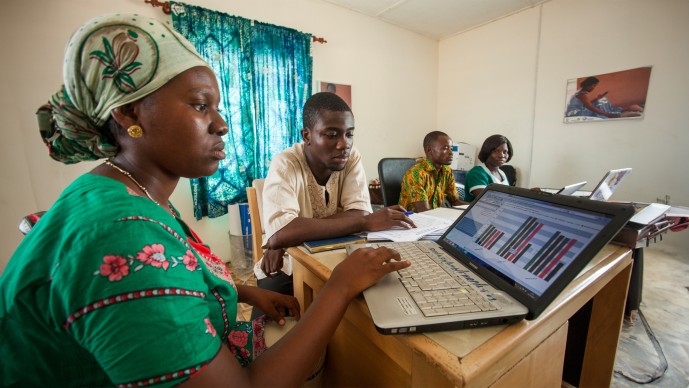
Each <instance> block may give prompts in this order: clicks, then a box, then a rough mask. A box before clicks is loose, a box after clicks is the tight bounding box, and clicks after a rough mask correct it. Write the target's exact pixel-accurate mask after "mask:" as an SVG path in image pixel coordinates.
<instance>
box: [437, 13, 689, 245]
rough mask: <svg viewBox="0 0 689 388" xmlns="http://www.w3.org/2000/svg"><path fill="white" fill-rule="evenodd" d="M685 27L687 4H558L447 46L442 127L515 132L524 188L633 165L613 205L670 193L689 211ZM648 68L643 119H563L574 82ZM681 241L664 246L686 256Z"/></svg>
mask: <svg viewBox="0 0 689 388" xmlns="http://www.w3.org/2000/svg"><path fill="white" fill-rule="evenodd" d="M687 20H689V1H686V0H656V1H648V0H624V1H622V0H552V1H550V2H547V3H545V4H543V5H541V6H539V7H536V8H532V9H530V10H527V11H525V12H522V13H520V14H517V15H514V16H511V17H508V18H505V19H501V20H498V21H496V22H493V23H491V24H488V25H485V26H483V27H480V28H478V29H475V30H472V31H469V32H467V33H464V34H461V35H458V36H455V37H452V38H449V39H446V40H444V41H442V42H441V43H440V53H439V58H440V63H439V69H440V70H439V75H438V79H439V88H438V101H439V104H438V124H439V126H440V127H443V126H448V127H451V126H455V127H456V128H457V130H458V131H459V132H461V133H462V134H463V135H462V136H463V138H462V139H468V140H469V142H471V143H473V144H475V145H477V146H479V147H480V145H481V143H482V141H483V139H485V137H487V136H488V135H491V134H493V133H497V132H501V133H504V134H505V135H507V136H508V137H509V138H510V140H511V141H512V142H513V143H514V147H515V155H516V156H515V158H514V159H513V161H512V162H511V163H512V164H514V165H516V166H517V167H518V169H519V170H520V172H521V173H522V175H523V177H524V178H525V179H523V180H522V181H521V182H520V186H530V187H538V186H541V187H558V186H562V185H563V184H567V183H572V182H577V181H582V180H586V181H588V182H589V185H587V187H586V188H588V189H591V188H592V187H593V185H595V184H596V183H597V182H598V180H600V178H601V177H602V175H603V173H604V172H605V171H607V170H608V169H611V168H618V167H632V168H633V169H634V171H633V172H632V174H631V175H630V176H629V177H628V178H626V180H625V181H624V182H623V183H622V185H621V186H620V187H619V189H618V191H617V192H616V193H615V195H614V196H613V198H612V199H613V200H635V201H650V202H654V201H656V198H658V197H661V198H664V196H665V195H666V194H667V195H669V196H670V197H671V204H676V205H684V206H689V173H687V170H686V167H685V166H686V165H687V162H686V154H687V145H689V131H687V124H686V119H685V118H684V117H683V116H684V115H683V113H686V109H683V107H682V105H683V104H684V103H686V101H688V100H689V71H687V63H688V62H689V23H687ZM649 65H650V66H653V70H652V73H651V80H650V85H649V91H648V98H647V104H646V113H645V117H644V118H643V119H640V120H613V121H604V122H592V123H578V124H564V123H563V122H562V116H563V112H564V106H565V84H566V81H567V80H568V79H571V78H577V77H582V76H588V75H595V74H602V73H609V72H615V71H621V70H627V69H632V68H637V67H642V66H649ZM464 141H466V140H464ZM529 155H532V158H533V159H532V161H529ZM682 234H684V235H686V234H687V232H682ZM681 237H682V236H680V235H673V236H669V239H666V240H669V242H667V244H671V245H676V246H681V247H683V249H680V251H683V252H687V251H689V239H687V238H686V237H687V236H684V238H681ZM685 255H686V253H685Z"/></svg>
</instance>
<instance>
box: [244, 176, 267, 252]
mask: <svg viewBox="0 0 689 388" xmlns="http://www.w3.org/2000/svg"><path fill="white" fill-rule="evenodd" d="M264 182H265V179H254V181H253V183H252V184H251V187H247V188H246V197H247V203H248V204H249V218H250V219H251V245H252V246H253V249H252V250H251V251H252V258H253V260H254V263H256V262H258V261H259V260H261V258H262V257H263V233H264V230H263V222H262V220H263V218H262V217H263V216H262V215H261V208H262V204H263V203H262V201H263V199H262V195H263V183H264Z"/></svg>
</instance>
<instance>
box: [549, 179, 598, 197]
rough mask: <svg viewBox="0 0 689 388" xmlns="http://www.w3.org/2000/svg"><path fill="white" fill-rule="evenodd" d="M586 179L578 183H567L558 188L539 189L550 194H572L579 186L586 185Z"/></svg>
mask: <svg viewBox="0 0 689 388" xmlns="http://www.w3.org/2000/svg"><path fill="white" fill-rule="evenodd" d="M586 183H588V182H586V181H583V182H579V183H574V184H571V185H567V186H565V187H563V188H561V189H560V190H553V189H541V191H545V192H546V193H550V194H560V195H572V194H574V193H576V192H577V191H578V190H579V189H580V188H582V187H584V186H585V185H586Z"/></svg>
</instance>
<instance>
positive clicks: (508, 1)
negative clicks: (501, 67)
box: [323, 0, 549, 40]
mask: <svg viewBox="0 0 689 388" xmlns="http://www.w3.org/2000/svg"><path fill="white" fill-rule="evenodd" d="M323 1H325V2H328V3H330V4H334V5H337V6H340V7H344V8H347V9H350V10H352V11H355V12H359V13H362V14H364V15H368V16H371V17H373V18H376V19H378V20H381V21H384V22H387V23H390V24H394V25H396V26H398V27H401V28H404V29H406V30H409V31H413V32H416V33H419V34H421V35H424V36H427V37H429V38H433V39H437V40H442V39H445V38H448V37H450V36H452V35H455V34H458V33H460V32H464V31H467V30H470V29H472V28H475V27H478V26H480V25H483V24H486V23H489V22H491V21H493V20H497V19H500V18H502V17H505V16H508V15H512V14H514V13H517V12H519V11H521V10H524V9H527V8H531V7H534V6H536V5H539V4H542V3H545V2H546V1H549V0H323Z"/></svg>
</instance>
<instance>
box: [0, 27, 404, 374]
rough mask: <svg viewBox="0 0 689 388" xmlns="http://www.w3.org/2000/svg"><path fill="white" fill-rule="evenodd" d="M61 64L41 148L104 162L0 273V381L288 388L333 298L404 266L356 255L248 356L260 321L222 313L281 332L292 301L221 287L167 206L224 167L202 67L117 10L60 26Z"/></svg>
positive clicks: (337, 302)
mask: <svg viewBox="0 0 689 388" xmlns="http://www.w3.org/2000/svg"><path fill="white" fill-rule="evenodd" d="M64 67H65V68H64V85H63V87H62V88H61V90H60V91H59V92H57V93H56V94H55V95H54V96H53V97H52V99H51V100H50V103H49V104H48V105H46V106H44V107H41V109H39V112H38V116H39V127H40V130H41V135H42V137H43V140H44V142H45V143H46V145H47V146H48V149H49V152H50V155H51V157H53V158H54V159H56V160H58V161H61V162H63V163H76V162H79V161H83V160H96V159H106V160H105V161H104V163H102V164H100V165H98V166H97V167H95V168H94V169H93V170H91V171H90V172H89V173H87V174H84V175H83V176H81V177H79V178H78V179H76V180H75V181H74V182H73V183H72V184H71V185H70V186H69V187H67V188H66V189H65V190H64V192H63V193H62V194H61V195H60V197H59V198H58V199H57V200H56V202H55V203H54V204H53V206H51V208H50V209H49V210H48V211H47V212H46V214H45V215H44V216H43V217H42V218H41V220H40V221H39V222H38V223H37V224H36V226H35V227H34V228H33V229H32V230H31V232H29V234H28V235H27V236H26V237H25V238H24V240H23V241H22V243H21V244H20V245H19V247H18V248H17V250H16V251H15V253H14V255H13V256H12V258H11V260H10V262H9V264H8V266H7V268H6V269H5V272H4V274H3V275H2V277H1V278H0V295H1V298H0V331H1V332H2V336H0V358H1V359H2V360H3V362H1V363H0V385H2V386H27V385H31V386H33V385H52V386H66V385H80V386H102V385H118V386H131V385H163V386H167V385H177V384H180V383H191V384H195V385H199V386H204V385H205V386H217V385H237V386H251V385H286V386H297V385H300V384H301V383H302V382H304V381H305V378H306V377H307V376H308V375H309V373H310V372H311V370H312V368H313V365H314V364H316V362H317V360H318V358H319V357H320V356H321V354H322V353H323V351H324V349H325V347H326V345H327V342H328V340H329V338H330V336H331V335H332V333H333V332H334V330H335V328H336V327H337V324H338V323H339V321H340V319H341V318H342V316H343V314H344V312H345V309H346V307H347V305H348V303H349V302H350V301H351V300H352V299H353V298H354V297H355V296H356V295H358V294H359V293H360V292H361V291H362V290H364V289H365V288H367V287H369V286H370V285H372V284H373V283H375V282H376V281H378V280H379V279H380V278H381V277H383V276H384V275H385V274H386V273H389V272H392V271H395V270H398V269H400V268H403V267H406V266H408V265H409V264H408V263H407V262H403V261H399V255H397V254H396V253H395V252H394V251H391V250H388V249H376V250H373V249H361V250H358V251H357V252H356V253H355V254H353V255H351V256H350V257H349V258H347V259H346V260H344V261H343V262H342V263H341V264H340V265H339V266H338V267H336V268H335V270H334V271H333V274H332V277H331V278H330V280H329V281H328V282H327V284H326V286H325V287H324V288H323V290H322V291H321V292H320V294H319V297H318V298H317V300H316V301H314V303H313V304H312V305H311V306H310V308H309V310H308V311H307V312H306V314H305V315H304V316H303V317H301V320H300V322H299V323H298V324H297V325H295V326H294V328H293V329H292V330H290V332H289V333H287V334H286V335H285V336H284V337H283V338H281V339H280V340H279V341H278V342H277V343H276V344H275V345H274V346H273V347H271V348H270V349H267V350H265V351H264V352H263V353H262V354H260V353H261V352H262V351H263V349H264V343H263V339H262V338H263V332H262V326H261V322H253V323H248V324H243V325H238V323H236V322H235V316H236V312H237V303H238V302H244V303H249V304H252V305H254V306H256V307H258V308H260V309H261V310H262V311H264V312H266V314H267V316H268V318H269V319H273V320H276V321H278V322H279V323H281V324H282V323H284V317H285V315H292V316H295V317H296V318H300V317H299V305H298V303H297V301H296V299H295V298H294V297H292V296H285V295H280V294H277V293H273V292H270V291H265V290H260V289H257V288H255V287H248V286H238V285H235V284H234V283H233V282H232V278H231V277H230V274H229V273H228V272H227V269H226V267H225V266H224V264H223V262H222V261H221V260H219V259H218V258H217V257H215V256H214V255H213V254H212V253H211V251H210V249H209V248H208V247H207V246H205V245H204V244H203V243H202V242H201V240H200V239H199V238H198V236H196V234H195V233H194V232H193V231H192V230H191V229H190V228H189V227H188V226H187V225H186V224H185V223H184V222H183V221H182V220H181V219H180V217H179V214H178V213H177V211H176V210H175V208H174V207H173V206H172V204H171V203H170V202H169V197H170V195H171V194H172V192H173V191H174V189H175V187H176V185H177V183H178V182H179V179H180V178H181V177H185V178H197V177H202V176H208V175H211V174H212V173H214V172H215V171H216V170H217V168H218V163H219V161H220V160H222V159H223V158H225V152H224V142H223V140H222V137H223V135H225V134H226V133H227V130H228V128H227V124H226V123H225V121H224V120H223V118H222V117H221V116H220V114H219V112H218V105H219V99H220V95H219V90H218V85H217V81H216V78H215V75H214V74H213V72H212V70H211V69H210V68H209V66H208V64H207V63H206V62H205V61H204V60H203V59H202V58H201V57H200V56H199V55H198V53H197V52H196V51H195V50H194V48H193V47H192V46H191V45H190V44H189V42H188V41H186V40H185V39H184V38H183V37H182V36H180V35H179V34H177V33H176V32H175V31H173V30H172V29H171V28H170V27H168V26H167V25H165V24H163V23H161V22H158V21H156V20H153V19H149V18H145V17H142V16H137V15H125V14H118V15H106V16H103V17H99V18H95V19H93V20H91V21H89V22H88V23H86V24H85V25H83V26H82V27H81V28H80V29H79V30H78V31H76V32H75V33H74V34H73V36H72V37H71V39H70V42H69V43H68V46H67V48H66V51H65V62H64ZM259 354H260V356H259ZM252 357H255V358H254V359H253V361H252V362H249V361H250V359H251V358H252ZM8 360H11V361H8ZM242 366H245V368H242Z"/></svg>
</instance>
